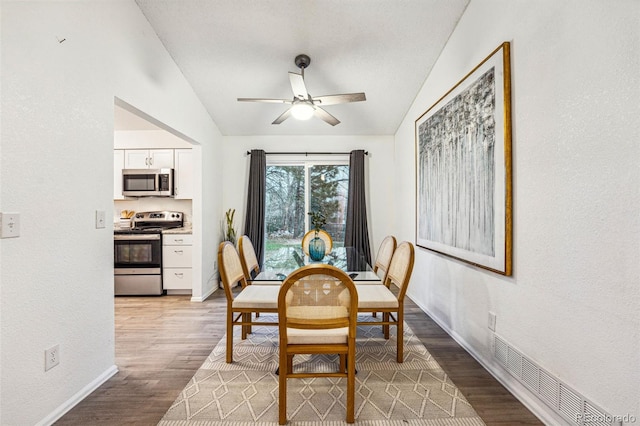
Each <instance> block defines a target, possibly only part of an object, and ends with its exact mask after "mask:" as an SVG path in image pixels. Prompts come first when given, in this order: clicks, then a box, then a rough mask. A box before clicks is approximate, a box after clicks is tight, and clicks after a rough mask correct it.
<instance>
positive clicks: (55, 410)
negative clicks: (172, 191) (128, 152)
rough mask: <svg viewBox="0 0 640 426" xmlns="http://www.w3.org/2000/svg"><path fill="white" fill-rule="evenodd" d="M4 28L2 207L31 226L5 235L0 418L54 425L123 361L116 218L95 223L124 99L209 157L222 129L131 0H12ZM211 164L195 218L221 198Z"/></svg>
mask: <svg viewBox="0 0 640 426" xmlns="http://www.w3.org/2000/svg"><path fill="white" fill-rule="evenodd" d="M1 25H2V26H1V30H2V38H1V43H2V44H1V52H2V63H1V68H0V69H1V78H2V81H1V83H2V110H1V113H2V116H1V118H2V129H1V136H2V139H1V141H2V142H1V143H2V145H1V148H2V157H1V160H0V165H1V167H0V182H1V184H2V186H1V188H0V201H1V205H0V209H1V211H4V212H7V211H10V212H20V215H21V236H20V237H19V238H14V239H3V240H1V241H0V250H1V251H0V257H1V259H2V270H1V272H0V282H1V284H2V287H1V288H0V308H1V309H0V310H1V313H0V320H1V323H2V330H1V334H0V341H1V342H2V346H1V354H0V355H1V366H2V367H1V368H2V370H1V372H0V386H1V389H2V394H1V395H0V413H2V414H1V416H2V418H1V419H0V424H20V425H26V424H36V423H39V422H42V423H49V422H51V421H53V420H55V418H57V416H59V415H60V414H62V412H64V410H65V408H66V407H67V406H68V405H71V404H73V403H74V402H75V401H76V400H77V399H78V398H81V397H83V396H84V395H85V394H86V392H88V391H89V390H90V389H91V387H92V386H96V385H98V384H99V383H100V382H101V381H102V380H105V379H106V378H107V377H109V375H111V374H113V373H114V372H115V366H114V313H113V250H112V247H113V245H112V244H113V237H112V225H111V222H110V221H107V227H106V228H105V229H95V225H94V222H95V211H96V210H104V211H106V212H107V213H108V214H109V212H110V211H111V209H112V205H113V188H112V183H111V182H113V179H112V174H113V168H112V164H113V154H112V153H113V136H114V133H113V115H114V112H113V111H114V98H115V97H118V98H119V99H122V100H123V101H125V102H126V103H128V104H130V105H133V106H135V107H136V108H137V109H139V110H141V111H144V112H145V113H147V114H148V115H150V116H152V117H154V118H155V119H156V120H158V121H159V122H162V123H165V124H166V125H167V126H169V127H171V128H173V129H176V130H177V131H179V132H181V133H182V134H184V135H187V136H188V137H189V138H190V139H192V140H193V141H196V142H198V143H200V144H201V145H202V146H201V147H200V148H199V150H200V151H201V152H200V155H201V158H202V161H203V162H207V164H209V163H213V164H216V163H217V164H219V160H216V157H219V155H218V153H219V144H220V141H221V135H220V133H219V131H218V130H217V128H216V126H215V124H214V123H213V122H212V121H211V119H210V117H209V116H208V114H207V113H206V111H205V109H204V107H203V106H202V105H201V103H200V101H199V100H198V98H197V97H196V96H195V94H194V93H193V91H192V90H191V87H190V86H189V85H188V84H187V82H186V80H185V79H184V78H183V76H182V74H181V73H180V71H179V69H178V68H177V67H176V66H175V64H174V63H173V61H172V60H171V58H170V56H169V55H168V54H167V52H166V51H165V49H164V48H163V46H162V44H161V43H160V41H159V40H158V38H157V37H156V35H155V33H154V31H153V30H152V29H151V28H150V26H149V25H148V23H147V21H146V19H145V18H144V16H143V15H142V13H141V12H140V10H139V9H138V7H137V6H136V5H135V3H134V2H133V1H132V0H131V1H129V0H118V1H91V2H77V1H60V2H10V1H3V2H2V22H1ZM63 40H64V41H63ZM176 105H179V106H180V107H179V108H176ZM203 169H204V167H202V164H197V165H196V171H197V172H198V173H200V174H201V175H202V176H203V177H205V178H206V180H205V181H203V183H202V188H199V189H200V190H202V191H203V194H204V195H203V196H204V199H203V200H202V201H201V202H200V203H199V205H197V206H196V205H194V212H193V214H194V220H195V218H196V216H197V215H199V217H200V218H202V217H205V216H210V215H212V214H213V215H215V214H217V211H218V210H219V205H220V196H221V193H220V191H219V189H218V187H219V186H220V182H219V181H217V179H218V178H219V175H218V174H216V173H215V172H211V171H208V170H207V171H204V170H203ZM212 212H213V213H212ZM107 217H109V215H108V216H107ZM206 219H207V220H209V221H212V222H217V218H215V217H214V218H210V217H206ZM214 230H215V229H212V227H211V226H209V225H207V224H204V225H202V231H203V233H204V234H205V235H203V236H202V237H201V238H202V240H203V241H202V244H203V245H206V244H212V242H213V241H215V240H217V235H216V234H215V233H214ZM210 251H211V249H210V248H203V254H202V258H201V259H198V260H197V261H194V264H196V262H200V264H201V265H199V267H200V268H201V270H207V271H208V270H210V269H212V268H213V257H209V256H211V253H210ZM203 280H206V278H204V279H203ZM55 344H59V345H60V355H61V356H60V358H61V362H60V365H59V366H57V367H55V368H54V369H52V370H50V371H48V372H46V373H45V372H44V350H45V349H46V348H48V347H50V346H52V345H55Z"/></svg>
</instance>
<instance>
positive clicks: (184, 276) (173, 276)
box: [162, 234, 193, 292]
mask: <svg viewBox="0 0 640 426" xmlns="http://www.w3.org/2000/svg"><path fill="white" fill-rule="evenodd" d="M162 241H163V243H162V245H163V246H162V287H163V289H164V290H168V291H169V292H170V291H171V290H192V288H193V279H192V277H193V275H192V264H193V253H192V243H193V235H191V234H163V235H162Z"/></svg>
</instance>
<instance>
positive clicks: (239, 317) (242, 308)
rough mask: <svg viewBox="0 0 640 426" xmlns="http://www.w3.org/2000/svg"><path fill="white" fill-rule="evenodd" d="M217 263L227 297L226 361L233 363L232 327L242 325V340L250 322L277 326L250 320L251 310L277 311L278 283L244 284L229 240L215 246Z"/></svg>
mask: <svg viewBox="0 0 640 426" xmlns="http://www.w3.org/2000/svg"><path fill="white" fill-rule="evenodd" d="M218 265H219V268H220V278H221V280H222V284H223V287H224V293H225V296H226V297H227V357H226V360H227V363H231V362H233V326H235V325H239V326H241V327H242V339H246V338H247V334H248V333H251V326H252V325H256V324H259V325H272V326H276V325H278V322H266V321H261V322H254V321H253V319H252V316H253V313H259V312H264V313H267V312H271V313H277V312H278V292H279V291H280V286H271V285H247V279H246V277H245V274H244V271H243V269H242V265H241V263H240V256H239V255H238V252H237V251H236V248H235V247H234V246H233V244H231V243H230V242H229V241H223V242H222V243H220V246H219V247H218ZM237 283H240V285H241V290H240V292H239V293H237V294H235V295H234V293H233V290H232V289H233V287H234V286H235V285H236V284H237Z"/></svg>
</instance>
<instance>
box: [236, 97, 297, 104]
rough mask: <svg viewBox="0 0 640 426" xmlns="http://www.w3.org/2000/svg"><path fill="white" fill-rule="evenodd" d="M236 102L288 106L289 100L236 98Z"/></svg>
mask: <svg viewBox="0 0 640 426" xmlns="http://www.w3.org/2000/svg"><path fill="white" fill-rule="evenodd" d="M238 102H265V103H270V104H290V103H292V102H293V101H291V99H263V98H238Z"/></svg>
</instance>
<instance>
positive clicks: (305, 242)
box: [302, 229, 333, 256]
mask: <svg viewBox="0 0 640 426" xmlns="http://www.w3.org/2000/svg"><path fill="white" fill-rule="evenodd" d="M315 236H316V231H315V229H312V230H311V231H309V232H307V233H306V234H304V237H302V251H303V252H304V254H306V255H307V256H309V242H310V241H311V240H312V239H314V238H315ZM318 238H322V240H324V246H325V250H326V251H325V252H326V253H329V252H330V251H331V250H332V249H333V239H332V238H331V235H329V233H328V232H327V231H325V230H324V229H320V230H319V231H318Z"/></svg>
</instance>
